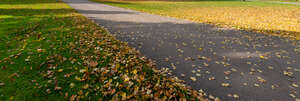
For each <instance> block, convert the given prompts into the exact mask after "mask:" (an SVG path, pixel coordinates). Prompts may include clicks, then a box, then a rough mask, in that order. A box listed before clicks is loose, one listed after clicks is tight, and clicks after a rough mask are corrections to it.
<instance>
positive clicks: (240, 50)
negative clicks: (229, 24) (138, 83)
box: [63, 0, 300, 101]
mask: <svg viewBox="0 0 300 101" xmlns="http://www.w3.org/2000/svg"><path fill="white" fill-rule="evenodd" d="M63 1H65V2H66V3H68V4H69V5H70V6H72V7H73V8H75V9H76V10H78V11H79V12H80V13H82V14H83V15H85V16H86V17H88V18H89V19H92V20H94V21H95V22H96V23H98V24H99V25H101V26H103V27H105V28H107V29H108V30H109V31H110V32H111V33H112V34H114V35H115V36H116V37H117V38H118V39H119V40H122V41H125V42H128V44H129V45H130V46H131V47H135V48H137V49H138V50H140V52H141V53H142V54H144V55H145V56H147V57H148V58H150V59H152V60H154V61H155V63H156V64H157V67H160V68H159V69H162V70H164V71H166V72H167V73H168V74H169V75H175V76H177V77H178V78H180V79H183V80H185V81H186V84H187V85H188V86H191V87H192V88H194V89H196V90H200V89H202V90H204V91H205V92H207V93H208V94H211V95H214V96H218V97H220V98H221V99H222V100H224V101H235V100H236V101H272V100H273V101H295V100H296V99H297V97H298V100H296V101H299V98H300V87H299V86H300V53H299V50H300V49H299V48H300V47H298V48H297V47H296V45H297V44H298V45H299V44H300V42H297V41H291V40H288V39H284V38H278V37H275V36H267V35H263V34H258V33H253V32H247V31H241V30H234V29H226V28H218V27H215V26H213V25H208V24H201V23H194V22H190V21H186V20H179V19H174V18H169V17H162V16H157V15H151V14H146V13H141V12H137V11H133V10H128V9H123V8H118V7H112V6H108V5H104V4H99V3H94V2H90V1H88V0H63ZM297 52H298V53H297ZM164 68H168V69H164Z"/></svg>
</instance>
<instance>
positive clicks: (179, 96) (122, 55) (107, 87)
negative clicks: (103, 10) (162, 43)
mask: <svg viewBox="0 0 300 101" xmlns="http://www.w3.org/2000/svg"><path fill="white" fill-rule="evenodd" d="M0 49H1V50H0V75H1V76H0V100H1V101H5V100H16V101H22V100H26V101H27V100H29V101H34V100H54V101H60V100H71V101H72V100H96V99H99V101H100V100H101V99H102V100H109V99H112V100H129V99H135V100H146V99H148V100H159V99H161V100H206V99H204V98H203V96H204V95H205V94H203V93H199V92H197V91H195V90H191V89H188V88H187V87H185V86H184V85H183V84H182V83H181V81H180V80H177V79H176V78H170V77H165V76H162V75H161V73H160V72H159V71H158V70H156V69H154V65H153V64H152V63H151V61H148V60H147V59H146V58H145V57H142V56H140V54H139V52H137V51H135V50H134V49H131V48H130V47H128V46H127V44H126V43H123V42H121V41H118V40H116V39H115V38H114V37H113V36H111V35H110V34H108V32H107V31H106V30H104V29H103V28H100V27H98V26H97V25H96V24H95V23H93V22H92V21H90V20H88V19H87V18H85V17H83V16H82V15H80V14H78V13H76V11H74V10H73V9H72V8H70V7H69V6H68V5H66V4H65V3H63V2H61V1H56V0H1V2H0Z"/></svg>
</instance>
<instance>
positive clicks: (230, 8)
mask: <svg viewBox="0 0 300 101" xmlns="http://www.w3.org/2000/svg"><path fill="white" fill-rule="evenodd" d="M92 1H96V2H100V3H104V4H108V5H112V6H118V7H123V8H129V9H133V10H138V11H142V12H148V13H152V14H158V15H162V16H170V17H176V18H181V19H188V20H191V21H195V22H200V23H208V24H214V25H218V26H221V27H232V28H236V29H244V30H250V31H256V32H262V33H265V34H272V35H277V36H284V37H289V38H291V39H300V26H299V24H298V23H299V18H298V17H299V14H300V6H298V5H289V4H279V3H270V2H260V1H249V2H242V1H239V0H233V1H226V0H225V1H222V0H220V1H205V0H204V1H201V0H196V1H174V2H172V1H142V0H134V1H131V0H127V1H126V0H125V1H124V0H92Z"/></svg>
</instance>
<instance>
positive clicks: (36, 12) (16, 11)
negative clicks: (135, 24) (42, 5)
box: [0, 8, 134, 16]
mask: <svg viewBox="0 0 300 101" xmlns="http://www.w3.org/2000/svg"><path fill="white" fill-rule="evenodd" d="M78 11H79V12H85V13H86V14H134V12H123V11H97V10H78ZM24 12H26V13H24ZM69 13H74V10H73V9H1V8H0V15H11V16H33V15H49V14H69Z"/></svg>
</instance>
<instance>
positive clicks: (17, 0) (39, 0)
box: [0, 0, 61, 5]
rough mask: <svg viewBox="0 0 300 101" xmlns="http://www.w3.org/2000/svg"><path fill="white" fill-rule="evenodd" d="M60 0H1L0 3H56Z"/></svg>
mask: <svg viewBox="0 0 300 101" xmlns="http://www.w3.org/2000/svg"><path fill="white" fill-rule="evenodd" d="M58 2H61V1H60V0H1V2H0V4H10V5H15V4H41V3H58Z"/></svg>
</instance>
